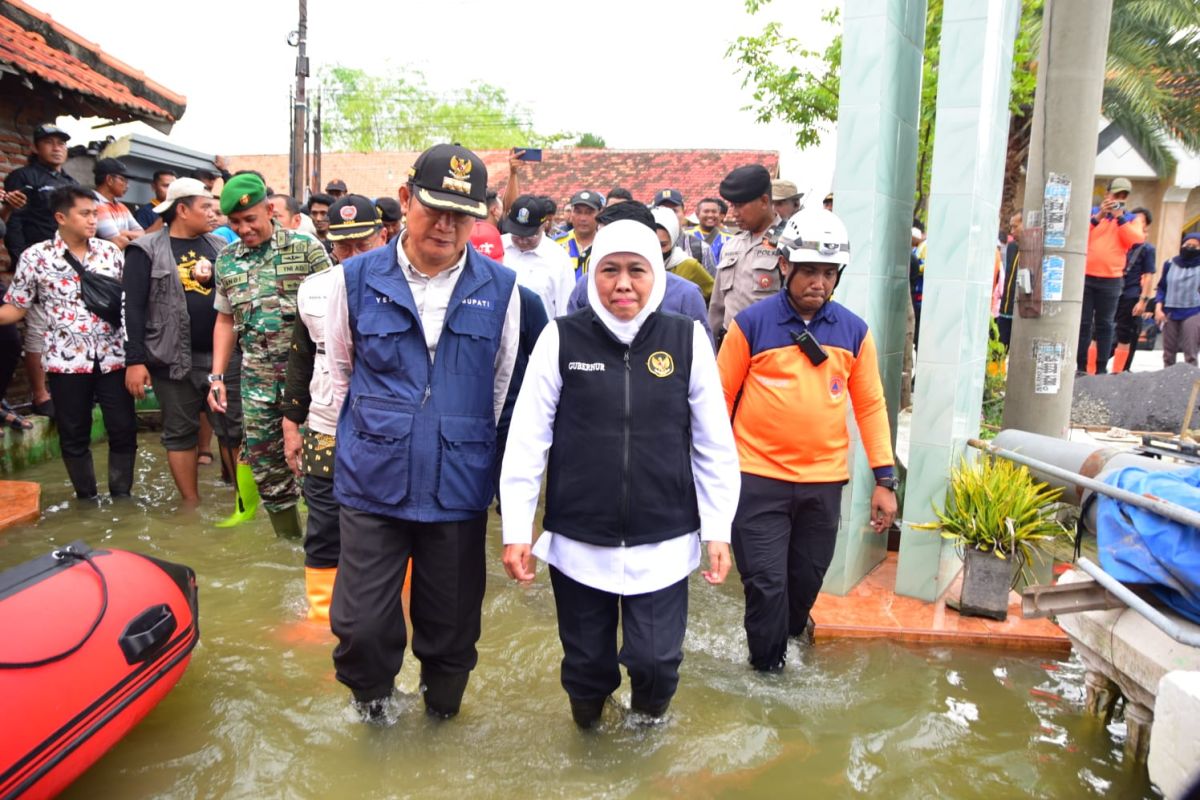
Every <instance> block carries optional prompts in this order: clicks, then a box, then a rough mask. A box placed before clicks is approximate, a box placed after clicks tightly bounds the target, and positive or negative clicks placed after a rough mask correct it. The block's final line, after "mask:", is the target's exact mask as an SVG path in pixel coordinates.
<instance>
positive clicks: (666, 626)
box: [550, 567, 688, 714]
mask: <svg viewBox="0 0 1200 800" xmlns="http://www.w3.org/2000/svg"><path fill="white" fill-rule="evenodd" d="M550 583H551V585H553V587H554V607H555V609H556V611H557V612H558V638H559V639H560V640H561V641H562V646H563V660H562V685H563V688H564V689H566V690H567V695H568V696H569V697H570V698H571V699H573V700H603V699H604V698H606V697H608V696H609V695H610V694H612V693H613V692H615V691H616V690H617V687H618V686H620V685H621V671H620V669H619V668H618V664H622V665H624V666H625V669H626V670H627V671H628V672H629V682H630V685H631V688H632V690H633V708H634V709H635V710H637V711H646V712H651V713H655V714H658V713H661V712H662V710H663V709H665V708H666V706H667V704H668V703H670V702H671V698H672V697H674V696H675V689H676V688H677V687H678V686H679V665H680V664H682V663H683V635H684V632H685V631H686V630H687V606H688V587H687V578H684V579H683V580H681V581H679V582H678V583H673V584H671V585H670V586H667V587H666V588H663V589H659V590H657V591H654V592H647V593H645V594H634V595H618V594H612V593H611V592H604V591H601V590H599V589H593V588H592V587H590V586H585V585H583V584H582V583H580V582H579V581H576V580H574V579H572V578H570V577H568V576H567V575H566V574H565V573H563V572H561V571H560V570H558V569H555V568H554V567H550ZM618 619H619V621H620V623H621V651H620V653H618V652H617V622H618Z"/></svg>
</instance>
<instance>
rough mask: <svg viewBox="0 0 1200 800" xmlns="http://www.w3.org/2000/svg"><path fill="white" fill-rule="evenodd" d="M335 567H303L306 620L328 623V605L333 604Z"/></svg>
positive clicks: (335, 577)
mask: <svg viewBox="0 0 1200 800" xmlns="http://www.w3.org/2000/svg"><path fill="white" fill-rule="evenodd" d="M336 579H337V567H325V568H323V569H322V568H318V567H305V568H304V591H305V593H306V594H307V595H308V618H309V619H310V620H313V621H315V622H328V621H329V604H330V603H331V602H333V583H334V581H335V580H336Z"/></svg>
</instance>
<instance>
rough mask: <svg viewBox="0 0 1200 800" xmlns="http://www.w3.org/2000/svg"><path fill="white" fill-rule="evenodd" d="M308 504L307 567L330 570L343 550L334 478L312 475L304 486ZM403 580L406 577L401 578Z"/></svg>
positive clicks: (305, 552) (305, 558)
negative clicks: (334, 493)
mask: <svg viewBox="0 0 1200 800" xmlns="http://www.w3.org/2000/svg"><path fill="white" fill-rule="evenodd" d="M301 488H302V490H303V492H304V502H306V503H307V504H308V522H307V524H306V526H305V530H304V566H306V567H314V568H316V569H328V568H329V567H336V566H337V565H338V555H339V553H340V552H341V549H342V534H341V527H342V525H341V518H340V509H341V506H340V505H338V501H337V498H336V497H334V496H333V479H332V478H326V477H324V476H321V475H313V474H312V473H309V474H308V475H305V476H304V481H303V483H302V484H301ZM401 579H403V576H401Z"/></svg>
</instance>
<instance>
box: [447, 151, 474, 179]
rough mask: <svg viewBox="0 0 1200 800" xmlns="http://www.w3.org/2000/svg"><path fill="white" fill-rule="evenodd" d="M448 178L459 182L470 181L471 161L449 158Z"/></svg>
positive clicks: (456, 157)
mask: <svg viewBox="0 0 1200 800" xmlns="http://www.w3.org/2000/svg"><path fill="white" fill-rule="evenodd" d="M450 176H451V177H453V178H457V179H458V180H460V181H466V180H470V179H471V159H469V158H459V157H458V156H450Z"/></svg>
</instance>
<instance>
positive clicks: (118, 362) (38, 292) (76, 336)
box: [4, 233, 125, 373]
mask: <svg viewBox="0 0 1200 800" xmlns="http://www.w3.org/2000/svg"><path fill="white" fill-rule="evenodd" d="M66 252H67V243H66V242H64V241H63V240H62V237H60V236H59V235H58V234H57V233H55V234H54V238H53V239H50V240H47V241H45V242H39V243H38V244H35V245H31V246H30V247H29V248H28V249H27V250H25V252H23V253H22V254H21V260H20V261H19V262H18V264H17V272H16V275H15V276H13V282H12V286H10V287H9V289H8V293H7V294H6V295H5V296H4V302H6V303H12V304H13V305H14V306H16V307H17V308H25V309H28V308H30V307H31V306H33V304H34V303H37V304H38V305H39V306H40V307H41V308H42V310H43V312H44V313H45V316H46V333H45V345H44V347H43V349H42V366H43V367H44V368H45V370H46V371H47V372H68V373H89V372H94V371H95V365H96V364H97V363H99V365H100V372H115V371H116V370H119V369H122V368H123V367H124V366H125V345H124V339H125V335H124V330H123V329H122V328H120V327H117V328H114V327H113V326H111V325H109V324H108V323H107V322H105V321H104V320H102V319H100V318H99V317H97V316H96V315H95V314H93V313H92V312H91V311H88V310H87V308H86V307H85V306H84V305H83V294H82V293H81V291H80V284H79V275H78V274H76V272H75V270H74V269H72V268H71V265H70V264H69V263H68V262H67V259H66ZM124 265H125V260H124V257H123V256H122V255H121V251H120V250H119V249H118V248H117V246H116V245H114V244H112V243H111V242H106V241H104V240H103V239H89V240H88V251H87V255H86V256H85V257H84V259H83V266H84V269H86V270H87V271H88V272H97V273H99V274H101V275H107V276H108V277H110V278H114V279H115V280H118V281H119V280H121V270H122V268H123V267H124Z"/></svg>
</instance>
